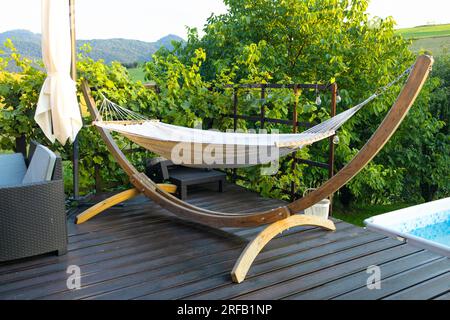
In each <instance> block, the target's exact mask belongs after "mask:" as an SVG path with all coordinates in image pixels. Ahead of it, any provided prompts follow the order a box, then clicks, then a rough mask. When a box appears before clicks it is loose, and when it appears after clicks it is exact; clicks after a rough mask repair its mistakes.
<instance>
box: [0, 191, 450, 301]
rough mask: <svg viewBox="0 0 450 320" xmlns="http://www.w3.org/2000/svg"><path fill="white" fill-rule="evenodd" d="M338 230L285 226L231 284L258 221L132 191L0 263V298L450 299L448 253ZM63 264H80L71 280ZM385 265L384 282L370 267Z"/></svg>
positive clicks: (244, 205)
mask: <svg viewBox="0 0 450 320" xmlns="http://www.w3.org/2000/svg"><path fill="white" fill-rule="evenodd" d="M189 199H190V202H191V203H193V204H196V205H199V206H201V207H204V208H208V209H215V210H219V209H220V210H228V211H236V212H237V211H240V212H242V211H253V210H255V209H259V210H261V209H266V208H270V207H273V206H274V205H278V204H280V202H279V201H276V200H268V199H261V198H259V197H258V196H257V195H256V194H254V193H251V192H248V191H245V190H243V189H241V188H239V187H236V186H227V188H226V192H225V193H216V192H214V191H209V190H207V189H202V188H198V189H196V190H195V191H194V192H190V194H189ZM336 227H337V231H336V232H334V233H328V232H324V231H321V230H318V229H316V228H299V229H295V230H290V231H289V232H287V233H286V234H283V236H281V237H278V238H277V239H275V240H274V241H273V242H271V243H270V244H269V245H268V247H267V248H266V249H265V250H264V251H263V253H262V254H260V256H259V257H258V258H257V260H256V263H255V264H254V266H253V267H252V268H251V269H250V272H249V276H248V278H247V280H246V281H245V282H244V283H242V284H233V283H232V282H231V279H230V271H231V268H232V267H233V264H234V262H235V261H236V259H237V257H238V256H239V254H240V253H241V251H242V250H243V248H244V247H245V246H246V244H247V242H248V241H249V240H250V239H251V238H252V237H254V236H255V235H256V234H257V232H258V229H245V230H244V229H241V230H237V229H234V230H231V229H228V230H215V229H210V228H207V227H203V226H199V225H194V224H192V223H187V222H183V221H181V220H179V219H177V218H175V217H173V216H171V215H170V214H169V213H168V212H167V211H165V210H163V209H161V208H159V207H158V206H157V205H155V204H154V203H152V202H150V201H148V200H146V199H144V198H143V197H140V198H137V199H135V200H133V201H131V202H128V203H126V204H125V205H124V206H121V207H115V208H113V209H110V210H109V211H108V212H106V213H104V214H102V215H101V216H98V217H96V218H94V219H93V220H91V221H90V222H87V223H86V224H83V225H80V226H76V225H74V224H73V218H72V220H70V222H69V233H70V237H69V242H70V244H69V252H68V254H67V255H65V256H62V257H57V256H53V255H47V256H41V257H37V258H32V259H27V260H23V261H19V262H14V263H8V264H3V265H0V299H182V298H183V299H303V300H307V299H450V293H449V292H450V260H449V259H447V258H443V257H441V256H438V255H436V254H434V253H431V252H428V251H424V250H421V249H417V248H415V247H412V246H410V245H407V244H404V243H402V242H400V241H397V240H393V239H389V238H386V237H384V236H382V235H380V234H376V233H373V232H370V231H366V230H364V229H361V228H357V227H354V226H352V225H349V224H347V223H344V222H340V221H337V224H336ZM69 265H78V266H79V267H80V268H81V273H82V278H81V285H82V288H81V289H80V290H73V291H71V290H68V289H67V287H66V281H67V277H68V274H67V273H66V270H67V267H68V266H69ZM371 265H377V266H380V267H381V272H382V278H383V281H382V283H381V290H372V291H371V290H368V289H367V288H366V281H367V278H368V276H369V275H368V274H367V273H366V270H367V268H368V267H369V266H371Z"/></svg>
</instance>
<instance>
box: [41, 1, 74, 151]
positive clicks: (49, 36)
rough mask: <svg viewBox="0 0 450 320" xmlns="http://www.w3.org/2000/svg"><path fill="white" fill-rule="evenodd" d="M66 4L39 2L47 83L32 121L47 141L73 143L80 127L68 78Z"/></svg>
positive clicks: (69, 77)
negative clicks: (40, 3)
mask: <svg viewBox="0 0 450 320" xmlns="http://www.w3.org/2000/svg"><path fill="white" fill-rule="evenodd" d="M68 13H69V10H68V6H67V1H62V0H42V58H43V61H44V64H45V68H46V70H47V79H46V80H45V82H44V85H43V86H42V89H41V93H40V96H39V101H38V105H37V109H36V114H35V117H34V119H35V121H36V122H37V123H38V124H39V126H40V127H41V129H42V130H43V131H44V133H45V135H46V136H47V138H48V139H49V140H50V141H52V142H55V140H58V141H59V142H60V143H61V144H63V145H64V144H65V143H66V142H67V140H69V141H70V142H74V141H75V138H76V136H77V134H78V131H80V129H81V127H82V119H81V114H80V108H79V106H78V101H77V95H76V85H75V82H74V81H73V79H72V78H71V73H70V71H71V59H72V55H71V49H72V47H71V34H70V17H69V14H68Z"/></svg>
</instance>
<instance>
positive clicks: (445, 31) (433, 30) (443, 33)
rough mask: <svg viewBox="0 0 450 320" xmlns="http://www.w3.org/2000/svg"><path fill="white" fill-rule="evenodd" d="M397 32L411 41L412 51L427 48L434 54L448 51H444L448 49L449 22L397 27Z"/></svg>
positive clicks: (449, 46) (449, 40) (449, 44)
mask: <svg viewBox="0 0 450 320" xmlns="http://www.w3.org/2000/svg"><path fill="white" fill-rule="evenodd" d="M397 33H398V34H401V35H402V36H403V37H405V38H406V39H411V40H412V41H413V44H412V46H411V50H413V51H414V52H419V51H421V50H427V51H431V52H432V53H433V54H434V55H436V56H439V55H441V54H443V53H445V52H450V51H446V50H450V24H439V25H428V26H418V27H415V28H405V29H399V30H397Z"/></svg>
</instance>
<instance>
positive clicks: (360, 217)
mask: <svg viewBox="0 0 450 320" xmlns="http://www.w3.org/2000/svg"><path fill="white" fill-rule="evenodd" d="M414 205H415V204H408V203H396V204H390V205H353V206H351V207H350V208H343V207H342V206H339V204H338V203H336V202H335V206H334V208H333V217H334V218H337V219H339V220H342V221H345V222H348V223H351V224H354V225H357V226H360V227H364V220H366V219H368V218H370V217H373V216H377V215H380V214H383V213H387V212H391V211H395V210H399V209H403V208H407V207H411V206H414Z"/></svg>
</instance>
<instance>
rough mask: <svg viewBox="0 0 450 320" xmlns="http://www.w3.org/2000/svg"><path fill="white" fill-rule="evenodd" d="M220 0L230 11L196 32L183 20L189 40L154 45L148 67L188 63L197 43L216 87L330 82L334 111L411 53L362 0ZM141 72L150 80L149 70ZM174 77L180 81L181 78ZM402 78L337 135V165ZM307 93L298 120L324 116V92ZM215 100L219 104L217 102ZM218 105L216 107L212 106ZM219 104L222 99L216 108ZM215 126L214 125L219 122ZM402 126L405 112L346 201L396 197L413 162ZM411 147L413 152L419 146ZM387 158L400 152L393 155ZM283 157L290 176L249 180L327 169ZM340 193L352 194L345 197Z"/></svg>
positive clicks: (320, 152)
mask: <svg viewBox="0 0 450 320" xmlns="http://www.w3.org/2000/svg"><path fill="white" fill-rule="evenodd" d="M224 2H225V4H226V5H227V6H228V7H229V10H228V12H227V13H226V14H222V15H218V16H212V17H210V18H209V19H208V22H207V24H206V26H205V28H204V35H203V36H201V37H200V36H199V35H198V32H197V30H195V29H189V37H188V41H187V43H186V44H184V45H182V44H179V45H176V46H175V47H174V50H173V51H167V50H163V51H160V52H158V53H157V54H156V57H158V59H156V60H155V61H153V62H149V63H148V66H152V68H158V67H160V68H161V70H162V71H167V70H169V69H170V68H169V65H170V60H171V59H172V60H173V59H175V60H176V61H178V63H181V64H182V65H188V66H189V65H192V61H191V60H192V59H193V58H194V57H195V55H196V52H197V51H198V50H202V51H204V52H205V53H206V59H205V61H203V63H202V64H201V66H200V69H199V74H200V75H201V76H202V79H203V80H204V82H205V83H206V82H208V83H211V84H213V85H215V86H219V87H220V85H221V84H223V83H224V82H225V83H248V82H276V83H286V82H296V83H317V82H319V83H325V84H329V83H333V82H335V81H336V82H337V83H338V85H339V88H340V95H341V97H342V98H343V99H342V103H341V104H340V105H339V106H338V112H341V111H343V110H345V109H347V108H349V107H351V106H353V105H355V104H356V103H358V102H360V101H362V100H364V99H365V98H367V97H368V96H370V95H371V94H372V93H373V92H375V90H377V88H379V87H382V86H384V85H386V84H387V83H389V82H390V81H392V80H393V79H394V78H395V77H397V75H399V74H400V73H402V72H403V71H404V70H405V69H406V68H408V67H409V66H410V65H411V64H412V63H413V62H414V55H413V54H412V53H411V52H410V50H409V49H408V47H409V44H410V42H409V41H407V40H404V39H403V38H402V37H401V36H398V35H396V33H395V30H394V25H395V21H394V20H393V19H392V18H387V19H379V18H375V19H369V16H368V14H367V13H366V10H367V7H368V1H367V0H353V1H350V0H302V1H298V0H271V1H267V0H224ZM163 61H165V62H169V63H168V64H167V63H163ZM164 64H165V66H164V68H162V66H163V65H164ZM148 76H149V78H150V79H152V80H155V79H154V78H152V75H151V74H148ZM178 80H179V82H178V83H179V84H180V86H181V88H182V87H183V80H182V79H181V78H178ZM162 85H163V86H164V84H163V83H162ZM400 87H401V84H399V85H397V86H395V87H394V88H393V89H392V90H390V91H389V92H387V93H386V94H385V95H384V96H383V97H382V98H380V99H378V100H376V101H375V102H373V103H371V104H370V105H368V106H367V107H366V108H365V109H364V110H362V111H361V112H360V113H359V114H358V115H357V116H356V117H355V118H354V119H352V120H351V121H350V122H349V123H348V124H347V125H346V126H345V127H344V128H343V129H342V130H341V131H340V134H339V135H340V138H341V139H340V140H341V143H340V145H339V146H338V148H337V153H336V163H337V167H338V168H340V167H342V166H343V165H345V164H346V163H347V162H348V161H349V160H350V159H351V158H352V157H353V156H354V155H355V154H356V153H357V151H358V150H359V149H360V148H361V147H362V145H363V144H364V143H365V142H366V141H367V140H368V139H369V138H370V136H371V135H372V133H373V132H374V130H375V129H376V127H378V125H379V123H380V122H381V120H382V119H383V117H384V116H385V114H386V112H387V110H388V109H389V108H390V107H391V106H392V104H393V103H394V101H395V98H396V96H397V95H398V93H399V90H400ZM427 88H429V87H427ZM426 90H427V89H426ZM282 94H283V95H285V97H284V98H285V99H284V100H283V99H278V100H276V99H277V98H279V97H275V98H274V100H276V101H268V103H267V107H268V112H269V113H271V114H272V115H277V116H284V117H288V116H289V114H288V113H287V112H286V110H287V109H288V108H287V106H288V105H289V104H291V103H292V101H293V99H292V97H290V96H289V95H290V93H288V92H286V91H284V92H282ZM425 94H427V93H425ZM286 98H287V99H286ZM242 100H243V99H240V101H242ZM313 100H314V93H312V94H311V93H309V92H306V91H305V92H303V93H302V96H301V98H300V103H301V107H300V110H299V113H300V120H304V121H321V120H324V119H326V118H328V117H329V114H328V111H327V107H326V105H327V103H329V98H328V97H325V99H324V104H323V105H322V107H317V106H315V104H314V103H313V102H312V101H313ZM422 100H423V101H425V100H426V99H425V98H424V99H422ZM426 103H427V102H424V103H422V104H418V105H417V106H415V111H414V112H417V113H418V114H421V115H423V114H424V112H426V110H424V108H425V109H426V108H427V105H426ZM244 104H245V101H244ZM228 105H229V103H228ZM215 106H216V108H217V104H215ZM196 108H197V106H196V105H195V104H191V105H190V108H189V112H191V113H194V114H195V113H196ZM200 109H202V110H203V108H200ZM219 110H222V109H221V108H220V107H219ZM225 110H226V108H225V107H224V108H223V110H222V111H223V113H222V114H225ZM228 110H229V109H228ZM215 118H216V119H217V118H218V117H215ZM419 118H420V117H419ZM431 120H433V119H431ZM431 120H430V121H431ZM240 124H241V126H244V127H245V126H246V125H247V124H246V123H242V122H241V123H240ZM216 125H217V126H220V123H219V124H216ZM408 126H415V124H414V123H413V121H409V122H407V124H406V125H404V126H402V128H403V134H402V133H400V134H398V135H397V139H395V142H391V143H390V144H388V146H387V148H386V150H385V151H383V152H382V153H381V154H380V156H378V157H377V158H376V159H375V160H374V161H373V162H372V163H371V164H370V165H369V166H368V167H367V168H366V169H365V170H364V171H363V172H362V173H361V174H360V175H359V176H358V177H357V179H355V180H354V181H353V182H352V183H350V184H349V186H348V187H346V188H344V190H343V192H342V193H341V195H342V198H343V199H342V200H343V201H345V200H351V199H353V198H356V199H357V200H358V201H365V202H390V201H396V200H398V199H400V198H401V196H402V194H403V192H404V188H403V186H404V182H405V181H407V176H406V175H407V173H408V174H409V173H412V170H411V169H410V167H408V166H407V165H406V164H405V162H404V161H403V162H401V161H397V160H398V158H396V156H395V150H396V149H397V148H398V145H407V144H408V143H409V142H408V139H407V135H406V134H405V133H406V132H408V129H409V128H408ZM415 129H416V130H415V138H417V139H419V138H420V135H421V134H420V133H419V130H421V129H424V128H420V127H417V126H415ZM410 132H411V131H410ZM326 148H327V146H326V145H325V144H322V145H320V144H319V145H318V146H314V147H311V148H309V149H306V150H304V151H303V152H302V157H307V158H313V159H316V160H324V158H325V157H326ZM414 148H418V146H417V145H415V146H414ZM414 148H413V150H412V151H413V152H419V153H420V151H418V150H417V149H414ZM394 158H395V159H397V160H395V161H394V160H393V159H394ZM386 159H389V160H386ZM282 166H283V167H286V168H288V176H289V179H285V177H279V178H278V179H273V178H271V179H265V178H263V177H257V178H256V179H255V175H256V172H255V171H250V173H249V174H248V175H247V177H248V178H249V179H252V180H255V182H254V183H252V184H251V185H252V187H254V188H255V189H256V190H258V191H262V192H263V193H264V194H266V195H272V196H273V195H276V196H279V195H280V193H279V192H277V190H278V191H279V189H281V188H282V186H286V185H289V183H290V181H296V182H299V183H301V188H307V187H310V186H315V185H317V184H318V181H319V180H323V179H324V178H325V173H323V172H319V171H317V170H305V168H304V167H303V166H300V165H299V166H297V168H296V169H295V170H293V171H292V170H289V167H290V163H288V162H285V163H284V164H283V165H282ZM413 175H414V173H413ZM346 196H349V199H344V198H345V197H346ZM347 202H348V201H347Z"/></svg>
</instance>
